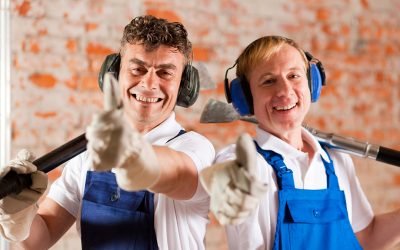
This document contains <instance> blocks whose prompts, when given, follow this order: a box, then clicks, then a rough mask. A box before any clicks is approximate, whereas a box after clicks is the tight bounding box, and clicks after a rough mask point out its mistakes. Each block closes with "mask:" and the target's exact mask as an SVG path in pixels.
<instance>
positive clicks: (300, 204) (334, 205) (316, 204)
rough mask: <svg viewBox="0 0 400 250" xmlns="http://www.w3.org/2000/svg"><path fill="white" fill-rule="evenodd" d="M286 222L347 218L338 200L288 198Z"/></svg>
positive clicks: (311, 222) (312, 221) (316, 221)
mask: <svg viewBox="0 0 400 250" xmlns="http://www.w3.org/2000/svg"><path fill="white" fill-rule="evenodd" d="M286 204H287V210H288V211H287V212H288V213H286V216H285V217H286V218H285V219H284V221H285V222H288V223H290V222H294V223H307V224H320V223H329V222H333V221H338V220H345V219H347V216H346V213H345V211H342V209H341V206H339V205H338V201H337V200H288V201H287V203H286Z"/></svg>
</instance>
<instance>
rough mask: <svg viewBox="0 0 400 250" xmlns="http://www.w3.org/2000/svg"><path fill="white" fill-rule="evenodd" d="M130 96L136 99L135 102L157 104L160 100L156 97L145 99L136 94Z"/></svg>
mask: <svg viewBox="0 0 400 250" xmlns="http://www.w3.org/2000/svg"><path fill="white" fill-rule="evenodd" d="M132 96H133V97H134V98H135V99H136V101H139V102H144V103H157V102H160V101H161V100H162V99H161V98H158V97H145V96H141V95H137V94H132Z"/></svg>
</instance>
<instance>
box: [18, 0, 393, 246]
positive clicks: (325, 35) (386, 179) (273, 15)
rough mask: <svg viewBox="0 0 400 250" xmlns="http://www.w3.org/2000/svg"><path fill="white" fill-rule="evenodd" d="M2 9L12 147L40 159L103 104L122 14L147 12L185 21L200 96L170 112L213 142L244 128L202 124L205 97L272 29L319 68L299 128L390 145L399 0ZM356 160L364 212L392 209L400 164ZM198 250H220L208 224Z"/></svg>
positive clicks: (110, 2) (41, 4) (220, 239)
mask: <svg viewBox="0 0 400 250" xmlns="http://www.w3.org/2000/svg"><path fill="white" fill-rule="evenodd" d="M11 8H12V17H11V25H12V27H11V43H12V54H11V55H12V74H11V81H12V86H11V87H12V139H13V141H12V155H15V153H16V152H17V150H18V149H20V148H28V149H30V150H32V151H34V152H35V153H36V154H37V155H38V156H40V155H42V154H44V153H45V152H48V151H49V150H51V149H53V148H55V147H57V146H59V145H61V144H63V143H64V142H66V141H67V140H70V139H72V138H74V137H76V136H78V135H79V134H81V133H83V131H84V129H85V126H86V125H87V124H88V122H89V121H90V119H91V115H92V114H93V112H95V111H98V110H99V109H100V108H101V106H102V99H101V92H100V91H99V89H98V87H97V74H98V70H99V68H100V66H101V63H102V61H103V59H104V57H105V55H107V54H109V53H111V52H114V51H116V50H117V49H118V46H119V39H120V37H121V34H122V30H123V27H124V26H125V25H126V24H127V23H128V22H129V21H130V19H131V18H132V17H134V16H136V15H141V14H145V13H148V14H153V15H156V16H159V17H164V18H167V19H170V20H174V21H181V22H182V23H184V25H185V26H186V27H187V29H188V31H189V34H190V38H191V40H192V42H193V45H194V61H195V64H196V66H198V67H199V68H202V69H206V71H207V72H206V73H205V74H203V77H204V78H203V79H204V80H203V81H202V87H203V90H202V91H201V96H200V98H199V100H198V102H197V103H196V104H195V105H194V107H192V108H190V112H187V110H184V109H183V108H177V109H176V110H177V117H178V119H179V120H180V121H181V122H182V124H184V125H185V126H186V127H187V128H189V129H193V130H196V131H198V132H200V133H202V134H204V135H206V136H208V137H209V138H210V139H211V140H212V142H213V143H214V145H215V146H216V148H217V149H220V148H221V147H222V146H223V145H226V144H227V143H231V142H234V141H235V138H236V136H237V135H238V134H239V133H241V132H243V131H249V132H251V133H252V132H253V128H254V127H253V125H250V124H246V123H244V122H240V121H237V122H234V123H231V124H221V125H218V127H217V126H214V125H208V124H200V123H199V122H198V121H199V117H200V114H201V110H202V108H203V107H204V105H205V103H206V102H207V100H208V99H209V98H214V99H219V100H223V101H224V94H223V84H222V82H223V77H224V73H225V70H226V68H228V67H229V66H231V65H232V64H233V62H234V60H235V59H236V57H237V56H238V54H239V53H240V52H241V50H242V49H243V48H244V47H245V46H246V45H247V44H248V43H250V42H251V41H253V40H255V39H256V38H258V37H260V36H262V35H271V34H276V35H283V36H288V37H291V38H293V39H294V40H296V41H298V42H299V43H300V44H301V45H302V46H303V48H304V49H305V50H308V51H310V52H312V53H313V55H314V56H315V57H317V58H319V59H320V60H321V61H322V62H323V64H324V66H325V69H326V73H327V83H328V86H327V87H325V88H324V89H323V93H322V98H321V99H320V101H319V102H318V103H317V104H314V105H313V106H312V108H311V112H310V114H309V116H308V117H307V123H308V124H309V125H311V126H312V127H315V128H318V129H320V130H323V131H326V132H334V133H337V134H340V135H346V136H352V137H355V138H357V139H359V140H363V141H369V142H372V143H376V144H379V145H384V146H387V147H391V148H394V149H397V150H400V129H399V127H400V126H399V125H400V103H399V102H398V101H397V100H398V99H399V98H400V87H399V82H400V79H399V76H400V75H399V74H400V71H399V68H400V46H399V44H400V16H399V15H398V12H399V11H400V3H399V1H395V0H380V1H378V0H375V1H372V0H371V1H368V0H342V1H335V0H326V1H317V0H298V1H289V0H283V1H266V0H264V1H262V0H253V1H239V0H214V1H211V0H198V1H184V0H159V1H151V0H136V1H117V0H68V1H66V0H34V1H33V0H32V1H28V0H12V3H11ZM232 76H233V75H232ZM354 160H355V162H356V164H357V168H356V170H357V172H358V174H359V177H360V180H361V183H362V186H363V187H364V189H365V191H366V193H367V196H368V198H369V200H370V202H371V204H372V206H373V208H374V210H375V211H376V212H383V211H388V210H390V209H393V208H395V207H400V201H399V199H398V197H399V191H400V189H399V188H400V171H399V169H398V168H396V167H393V166H390V165H386V164H383V163H377V162H375V161H372V160H366V159H361V158H354ZM51 175H52V178H55V177H56V176H58V175H59V170H55V171H53V172H52V173H51ZM66 239H68V240H66ZM70 239H76V237H75V236H71V237H65V239H64V240H63V241H61V242H60V243H58V244H57V246H56V247H54V249H63V248H64V249H68V248H69V247H68V246H71V244H72V245H73V244H75V243H74V241H73V240H70ZM207 249H226V244H225V240H224V234H223V231H222V229H221V227H220V226H219V225H218V224H217V223H216V222H215V221H214V220H212V223H211V224H210V225H209V230H208V235H207Z"/></svg>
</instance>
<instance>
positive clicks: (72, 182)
mask: <svg viewBox="0 0 400 250" xmlns="http://www.w3.org/2000/svg"><path fill="white" fill-rule="evenodd" d="M85 156H87V153H86V152H84V153H82V154H80V155H78V156H76V157H74V158H73V159H71V160H70V161H68V162H67V164H66V165H65V167H64V169H63V171H62V174H61V176H60V177H59V178H58V179H57V180H56V181H55V182H54V183H53V184H52V185H51V187H50V191H49V193H48V195H47V197H49V198H51V199H52V200H54V201H55V202H57V203H58V204H59V205H60V206H62V207H63V208H65V209H66V210H67V211H68V212H69V213H70V214H71V215H73V216H74V217H75V218H77V217H78V213H79V208H80V204H81V199H82V198H81V197H82V191H81V186H82V185H81V182H82V178H83V176H82V175H85V176H86V169H82V167H83V166H84V162H85V158H87V157H85Z"/></svg>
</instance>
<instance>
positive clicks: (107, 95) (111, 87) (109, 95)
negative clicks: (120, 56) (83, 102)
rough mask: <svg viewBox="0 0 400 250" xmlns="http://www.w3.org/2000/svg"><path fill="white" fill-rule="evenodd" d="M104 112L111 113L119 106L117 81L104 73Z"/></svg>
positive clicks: (119, 98) (110, 74)
mask: <svg viewBox="0 0 400 250" xmlns="http://www.w3.org/2000/svg"><path fill="white" fill-rule="evenodd" d="M103 91H104V110H105V111H112V110H115V109H118V108H119V107H120V106H121V96H120V95H119V92H118V81H117V79H115V77H114V76H113V75H112V73H106V74H105V76H104V85H103Z"/></svg>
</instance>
